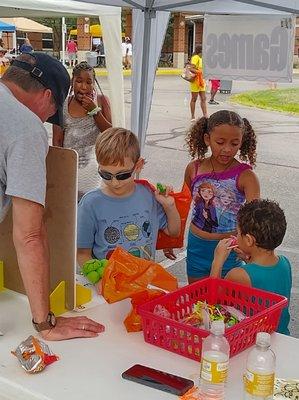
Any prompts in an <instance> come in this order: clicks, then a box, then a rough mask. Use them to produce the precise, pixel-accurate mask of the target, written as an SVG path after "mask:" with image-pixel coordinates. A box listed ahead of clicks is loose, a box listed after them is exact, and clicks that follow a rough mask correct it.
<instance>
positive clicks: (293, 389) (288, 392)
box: [273, 378, 299, 400]
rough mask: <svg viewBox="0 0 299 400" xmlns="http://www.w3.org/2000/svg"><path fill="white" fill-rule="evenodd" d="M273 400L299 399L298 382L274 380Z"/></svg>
mask: <svg viewBox="0 0 299 400" xmlns="http://www.w3.org/2000/svg"><path fill="white" fill-rule="evenodd" d="M273 399H274V400H287V399H288V400H298V399H299V380H293V379H279V378H277V379H275V384H274V396H273Z"/></svg>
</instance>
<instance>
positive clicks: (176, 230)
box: [163, 204, 181, 237]
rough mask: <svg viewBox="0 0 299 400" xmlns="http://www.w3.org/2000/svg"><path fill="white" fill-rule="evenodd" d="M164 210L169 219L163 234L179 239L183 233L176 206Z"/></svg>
mask: <svg viewBox="0 0 299 400" xmlns="http://www.w3.org/2000/svg"><path fill="white" fill-rule="evenodd" d="M163 208H164V211H165V214H166V217H167V226H166V228H165V229H164V230H163V232H164V233H166V235H168V236H173V237H178V236H179V235H180V232H181V217H180V214H179V212H178V210H177V208H176V206H175V204H173V205H170V206H168V207H164V206H163Z"/></svg>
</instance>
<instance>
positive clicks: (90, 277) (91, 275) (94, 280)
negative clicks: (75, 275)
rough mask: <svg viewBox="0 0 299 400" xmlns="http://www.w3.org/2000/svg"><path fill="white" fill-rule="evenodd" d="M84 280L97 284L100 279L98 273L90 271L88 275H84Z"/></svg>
mask: <svg viewBox="0 0 299 400" xmlns="http://www.w3.org/2000/svg"><path fill="white" fill-rule="evenodd" d="M86 278H87V279H88V280H89V282H91V283H97V282H99V280H100V279H101V277H100V273H99V272H98V271H91V272H89V274H87V275H86Z"/></svg>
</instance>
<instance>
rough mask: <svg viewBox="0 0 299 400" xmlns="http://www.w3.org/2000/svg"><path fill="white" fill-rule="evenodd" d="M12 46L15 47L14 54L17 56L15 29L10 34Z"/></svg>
mask: <svg viewBox="0 0 299 400" xmlns="http://www.w3.org/2000/svg"><path fill="white" fill-rule="evenodd" d="M12 48H13V49H15V54H14V55H15V56H17V31H16V30H15V31H14V33H13V34H12Z"/></svg>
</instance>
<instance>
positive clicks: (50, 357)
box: [12, 336, 59, 374]
mask: <svg viewBox="0 0 299 400" xmlns="http://www.w3.org/2000/svg"><path fill="white" fill-rule="evenodd" d="M12 354H13V355H15V356H16V357H17V359H18V360H19V362H20V364H21V367H22V368H23V369H24V370H25V371H26V372H28V373H30V374H35V373H36V372H40V371H42V370H43V369H44V368H46V366H47V365H49V364H52V363H53V362H55V361H57V360H58V359H59V358H58V356H56V355H55V354H53V353H52V351H51V350H50V349H49V347H48V345H47V344H46V343H44V342H42V341H41V340H39V339H37V338H35V337H34V336H29V337H28V338H27V339H26V340H24V341H23V342H21V343H20V344H19V346H18V347H17V348H16V349H15V351H12Z"/></svg>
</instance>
